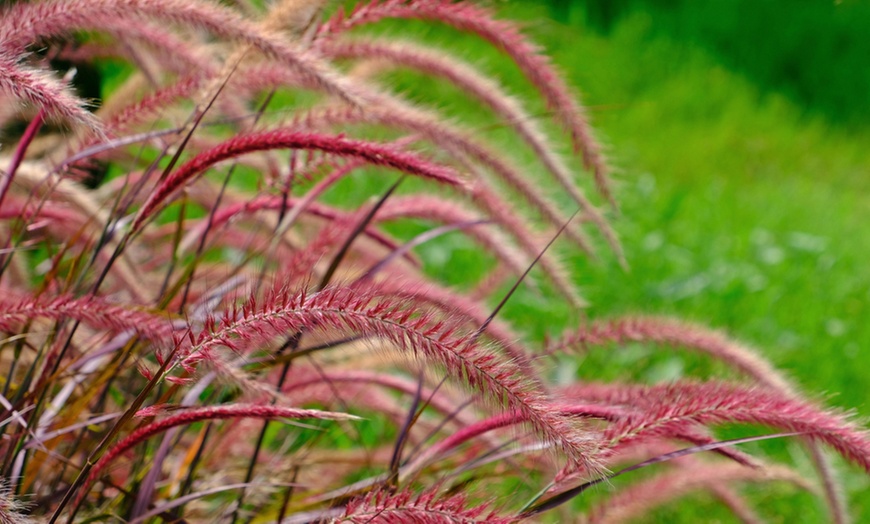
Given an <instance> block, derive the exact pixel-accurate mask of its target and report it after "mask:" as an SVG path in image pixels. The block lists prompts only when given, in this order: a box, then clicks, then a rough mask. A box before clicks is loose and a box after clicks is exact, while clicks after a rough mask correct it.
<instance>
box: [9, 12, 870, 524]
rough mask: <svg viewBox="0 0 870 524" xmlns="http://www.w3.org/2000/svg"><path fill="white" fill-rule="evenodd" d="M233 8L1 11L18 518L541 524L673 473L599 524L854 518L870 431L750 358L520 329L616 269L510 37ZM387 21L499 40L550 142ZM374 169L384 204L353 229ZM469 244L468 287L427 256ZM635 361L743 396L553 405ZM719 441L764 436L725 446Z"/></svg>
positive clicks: (588, 166) (691, 334)
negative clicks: (432, 92)
mask: <svg viewBox="0 0 870 524" xmlns="http://www.w3.org/2000/svg"><path fill="white" fill-rule="evenodd" d="M237 4H239V8H238V9H231V8H229V7H226V6H225V5H223V4H220V3H218V2H208V1H205V0H75V1H61V0H55V1H36V2H22V3H16V4H14V5H13V6H11V7H7V8H6V10H5V11H4V12H3V14H2V17H0V46H2V49H0V96H2V97H4V99H5V100H6V101H7V102H8V103H7V104H6V105H7V106H13V107H18V108H20V110H17V111H7V112H5V113H4V114H3V115H0V118H2V119H3V126H4V135H3V137H2V140H3V144H4V148H3V155H2V157H0V164H2V166H3V169H4V172H3V178H2V185H0V242H2V243H3V246H2V251H0V331H2V333H3V340H2V363H3V367H2V369H3V374H2V376H3V384H2V395H0V403H2V406H0V408H2V411H3V413H4V415H3V417H2V420H3V425H2V431H3V440H2V442H0V457H2V464H0V467H2V471H0V475H2V477H3V478H4V479H5V481H4V482H5V483H4V487H3V490H2V493H0V521H2V522H19V521H27V520H29V519H34V520H36V521H43V520H45V521H49V522H56V521H72V520H78V519H81V520H85V519H89V521H99V520H112V519H122V520H124V521H128V522H144V521H147V520H150V519H162V520H163V521H176V520H179V519H186V520H202V521H216V520H228V521H239V520H241V521H252V520H256V521H259V520H265V519H268V520H275V521H282V522H284V521H286V522H312V521H324V520H337V521H348V522H372V521H384V522H409V521H416V522H476V521H481V522H484V521H485V522H497V521H505V522H513V521H519V520H531V521H536V520H541V519H544V520H545V519H547V518H548V515H549V514H550V512H552V511H559V510H558V509H557V508H565V507H566V505H565V503H566V502H569V501H571V500H572V499H574V498H575V497H578V496H580V495H581V494H582V493H584V492H585V490H586V489H587V488H588V487H590V486H592V485H595V484H597V483H600V482H601V481H602V480H604V479H607V478H611V477H612V476H614V474H613V473H609V471H613V470H616V469H617V468H619V467H623V466H627V467H626V468H625V469H622V470H618V471H619V472H629V471H632V470H634V469H637V468H638V467H645V466H650V469H654V470H655V471H656V472H655V473H654V474H653V475H651V476H646V477H644V478H643V480H641V481H639V482H636V483H634V484H632V485H630V486H629V487H628V488H626V489H625V491H623V492H619V491H617V492H616V493H615V494H614V495H613V496H612V497H610V498H606V499H605V500H599V501H597V502H596V505H594V506H592V507H588V508H587V509H586V510H583V511H586V512H587V513H586V514H585V517H586V518H588V519H590V520H592V521H596V522H597V521H607V522H615V521H618V520H624V519H628V518H631V517H632V516H634V515H637V514H639V512H642V511H645V510H646V509H647V508H650V507H653V506H655V505H658V504H662V503H664V502H667V501H669V500H671V499H674V498H676V497H678V496H681V495H683V494H685V493H687V492H690V491H693V490H699V489H700V490H709V491H710V492H711V493H712V494H713V495H714V496H716V497H717V498H718V499H720V500H721V501H722V502H723V503H724V504H725V505H727V506H728V507H729V508H731V509H732V510H733V511H734V513H735V514H736V515H738V516H739V517H741V518H743V519H744V520H748V521H752V520H753V519H756V518H757V517H756V516H755V513H754V510H753V508H752V504H751V501H749V500H746V499H745V498H744V497H743V496H742V494H741V493H740V491H739V490H738V488H739V486H740V485H741V484H742V483H746V482H753V483H756V482H772V481H784V482H788V483H791V484H792V485H793V486H795V489H808V490H815V489H819V488H816V484H819V485H820V488H821V491H823V496H824V497H825V498H826V499H827V501H828V504H829V506H830V512H831V515H832V518H833V519H834V520H836V521H838V522H845V521H846V520H847V519H848V512H847V510H846V508H845V506H844V503H843V501H842V500H841V496H840V494H839V491H838V489H837V485H836V482H835V478H834V476H833V474H832V472H831V469H830V467H829V466H828V462H827V458H826V456H825V454H824V453H825V451H824V450H823V447H826V448H830V449H832V450H834V451H835V452H837V453H839V454H841V455H842V456H843V457H845V458H847V459H848V460H850V461H851V462H853V463H855V464H857V465H858V466H860V467H861V468H863V469H865V470H867V471H870V439H868V438H867V436H866V435H865V433H864V431H863V430H862V429H861V428H860V427H859V426H857V425H856V424H855V423H853V422H851V421H850V420H849V419H848V417H846V416H845V415H843V414H841V413H838V412H834V411H829V410H826V409H824V408H822V407H819V406H818V405H816V403H814V402H811V401H808V400H807V399H805V398H804V397H803V396H802V395H801V394H800V393H799V392H798V391H797V389H796V388H795V387H793V386H792V385H790V383H789V382H788V381H787V380H786V379H785V378H784V377H782V376H780V375H779V374H778V373H777V372H776V371H775V370H774V369H773V367H772V366H770V365H769V364H768V363H767V362H765V361H764V360H763V359H762V358H761V357H759V356H758V355H757V354H755V352H753V351H752V350H751V349H749V348H746V347H743V346H741V345H739V344H737V343H735V342H733V341H731V340H729V339H728V338H727V337H726V336H724V335H722V334H719V333H715V332H711V331H709V330H706V329H704V328H703V327H700V326H696V325H689V324H685V323H680V322H677V321H673V320H669V319H661V318H643V317H640V318H627V319H617V320H613V321H608V322H601V323H592V324H585V325H583V326H581V327H580V328H578V329H577V330H575V331H573V332H571V333H568V334H566V335H565V336H564V337H563V338H562V339H559V340H555V341H551V342H550V344H548V345H546V346H539V347H536V345H535V344H532V343H528V342H526V341H523V339H522V337H520V336H519V335H518V334H517V333H516V332H515V331H514V330H515V329H516V328H517V326H511V325H509V324H508V323H506V322H504V321H503V320H502V319H501V317H500V316H499V312H500V310H501V308H502V306H503V305H504V303H505V301H506V300H509V299H510V297H511V296H512V295H513V293H514V291H515V290H516V289H517V287H518V286H525V285H530V284H531V285H534V283H535V281H536V280H543V281H544V282H545V286H546V285H551V286H552V287H553V288H554V289H555V290H556V293H555V294H554V295H556V294H558V295H561V299H562V300H566V301H568V302H569V303H571V304H573V305H575V306H576V307H580V306H581V305H582V304H583V303H584V302H583V299H582V296H581V294H580V292H579V290H578V289H576V287H575V286H574V285H573V284H572V278H571V274H570V272H569V271H568V270H567V269H566V268H565V267H564V265H563V264H562V263H561V262H560V260H559V259H558V258H557V257H555V256H552V253H550V252H548V249H547V248H548V247H549V246H550V245H551V244H552V242H553V241H554V240H555V239H557V238H560V239H561V240H560V242H561V243H564V244H570V246H571V248H572V249H577V250H583V251H585V252H587V253H588V254H589V255H590V256H594V253H595V250H596V246H602V245H606V246H609V247H610V248H611V249H612V250H613V251H614V257H613V258H614V259H616V260H621V254H620V251H619V245H618V242H617V241H616V240H615V235H614V233H613V231H612V230H611V228H610V226H609V225H608V223H607V221H606V219H605V216H606V213H605V212H604V211H603V210H602V209H601V207H604V208H607V207H612V206H613V204H612V202H613V195H612V191H611V184H610V182H609V176H608V172H607V164H606V162H605V159H604V157H603V154H602V148H601V146H600V145H599V144H598V143H597V142H596V140H595V138H594V135H593V133H592V132H591V128H590V126H589V123H588V122H587V121H586V118H585V116H584V112H583V110H582V107H581V106H580V104H579V103H578V102H577V99H576V96H575V95H574V94H573V93H572V90H571V89H569V88H568V87H567V86H566V84H565V83H564V82H563V81H562V80H561V77H560V76H559V75H558V74H557V72H556V71H555V70H554V69H553V67H552V66H551V65H550V63H549V62H548V60H547V59H546V57H545V56H544V55H542V54H540V52H539V50H538V49H537V48H536V47H535V46H534V45H533V44H531V43H530V42H529V41H528V40H527V39H526V38H525V37H524V36H523V34H522V32H521V31H520V30H519V29H518V28H517V27H516V26H515V25H514V24H513V23H511V22H508V21H504V20H499V19H497V18H496V17H494V16H493V14H492V13H491V12H490V11H488V10H486V9H483V8H481V7H479V6H477V5H475V4H472V3H462V2H460V3H455V2H452V1H446V0H417V1H413V0H384V1H373V2H369V3H361V4H360V5H359V6H357V7H356V8H355V9H353V10H350V11H348V12H344V11H342V10H340V9H338V10H336V9H335V6H331V5H329V4H328V3H327V2H325V1H317V0H284V1H281V0H276V1H275V2H273V3H272V4H271V6H270V7H269V8H268V9H263V8H262V7H258V6H257V5H256V4H259V3H258V2H246V1H242V2H237ZM390 18H399V19H421V20H424V21H426V22H430V23H438V24H442V25H446V26H448V27H449V28H451V30H456V31H462V32H467V33H472V34H474V35H477V36H479V37H480V38H482V39H484V40H485V41H488V42H489V43H491V44H492V45H493V46H494V47H495V48H496V49H498V50H499V51H501V52H503V53H504V55H505V60H512V61H513V62H514V63H515V64H516V66H517V68H518V70H519V71H521V72H522V73H523V74H524V75H525V76H526V77H527V78H528V80H529V83H530V85H532V86H533V87H534V88H535V89H536V90H537V91H538V92H539V93H540V96H541V99H542V100H541V101H542V102H543V103H544V104H545V105H546V107H547V108H548V112H549V113H548V114H550V115H552V117H553V121H554V123H555V125H554V126H553V127H552V128H549V127H547V126H545V125H541V123H540V122H539V121H538V119H536V118H535V117H533V116H532V113H531V112H530V109H529V108H528V107H526V106H527V102H528V101H524V100H521V99H518V98H516V97H513V96H511V95H510V94H508V92H507V91H508V90H507V89H506V88H504V87H503V86H501V85H499V83H498V82H496V81H495V80H494V79H492V78H489V77H487V76H486V75H485V74H483V73H482V72H481V71H480V70H479V69H478V68H477V67H475V65H474V64H469V63H466V62H464V61H462V60H460V59H458V58H456V57H454V56H453V55H451V54H450V52H449V51H448V50H443V49H434V48H430V47H428V46H426V45H424V44H420V43H408V42H404V41H399V40H391V39H389V38H388V37H386V36H383V33H381V36H371V34H368V33H360V32H359V30H357V27H359V26H367V25H371V24H377V23H379V22H380V21H382V20H384V19H390ZM106 59H112V60H123V61H125V62H126V63H127V64H129V66H128V67H130V69H132V71H133V72H132V73H131V74H129V75H128V76H127V77H126V78H125V79H124V81H123V83H122V84H121V85H120V86H119V87H117V88H115V89H113V90H112V92H111V93H109V94H106V95H105V96H104V98H103V99H102V100H99V101H98V102H99V103H96V102H97V101H90V100H83V99H81V98H80V97H79V96H77V95H76V94H75V93H74V92H73V90H72V89H71V88H70V86H69V85H68V84H69V82H70V81H72V79H73V77H74V71H72V70H52V64H59V63H72V64H81V65H85V64H91V63H94V62H99V61H101V60H106ZM131 66H132V67H131ZM395 67H402V68H411V69H415V70H417V71H419V72H420V73H422V74H424V75H431V76H434V77H439V78H441V79H443V80H445V81H447V82H449V83H452V84H453V85H455V86H457V87H458V88H460V89H461V90H462V91H464V92H465V93H466V94H468V96H470V97H473V98H475V99H477V100H478V101H479V103H480V106H481V108H488V109H489V110H490V111H491V113H492V115H494V117H496V118H498V119H500V120H501V122H502V123H503V125H504V126H505V127H507V128H510V129H512V130H513V131H515V133H516V137H517V141H518V142H521V143H523V144H524V147H526V148H527V150H528V152H529V153H530V154H533V155H534V156H535V157H536V166H535V168H534V169H530V168H529V167H526V166H524V167H520V166H521V162H520V161H519V160H516V159H514V158H512V157H513V155H512V154H511V152H508V151H504V150H503V149H504V148H503V147H502V148H500V147H499V145H498V144H490V143H487V141H486V140H484V139H483V138H482V137H481V136H480V135H479V134H478V133H475V132H474V130H473V129H469V128H466V127H464V126H462V125H461V124H458V123H456V122H454V121H451V120H448V119H446V118H444V117H443V116H441V115H440V114H439V112H438V111H436V110H434V109H431V108H426V107H423V106H421V105H419V104H411V103H409V102H408V101H405V100H403V98H402V97H401V96H400V95H399V94H397V93H394V92H391V91H390V90H389V89H388V88H387V87H385V86H384V85H382V84H380V83H379V82H378V80H377V79H378V76H377V74H378V73H380V72H382V71H384V70H385V69H390V68H395ZM62 78H63V80H61V79H62ZM95 106H98V107H95ZM90 109H94V110H93V111H91V110H90ZM22 117H24V122H25V123H26V125H25V126H20V125H18V124H19V123H20V122H21V120H22ZM22 129H23V130H22ZM557 129H561V130H562V131H563V132H564V134H563V137H562V138H561V139H560V137H559V136H557V132H556V131H554V130H557ZM551 135H552V136H551ZM373 137H378V138H377V139H375V138H373ZM567 144H570V145H571V147H572V149H573V151H574V152H575V153H576V157H577V158H576V159H575V158H563V157H562V155H561V154H560V149H562V147H561V146H564V145H567ZM575 164H576V165H577V166H580V165H582V166H583V167H584V168H585V170H586V172H587V173H588V175H589V176H587V177H585V178H584V177H581V176H579V174H578V175H576V176H575V173H574V169H573V168H572V167H571V166H573V165H575ZM577 171H581V170H579V169H578V170H577ZM353 177H367V178H368V179H370V180H378V179H381V180H382V181H383V182H384V183H383V184H379V185H380V186H382V187H384V188H386V189H384V190H383V191H381V192H380V193H377V194H374V195H362V197H363V198H359V197H360V195H353V196H352V197H346V198H344V199H343V203H344V204H346V205H335V201H336V198H335V195H336V190H335V189H336V187H340V186H342V184H347V183H348V181H349V180H351V178H353ZM584 185H585V186H588V187H590V188H593V190H594V191H595V194H596V196H594V197H587V196H586V194H585V193H584V192H583V191H582V189H581V187H583V186H584ZM550 186H552V189H553V190H552V191H550V189H551V187H550ZM344 187H347V186H346V185H345V186H344ZM557 191H558V192H559V193H562V194H558V195H556V194H555V193H556V192H557ZM330 195H331V197H332V199H331V200H330V199H329V198H325V197H329V196H330ZM369 197H371V198H369ZM366 198H369V199H368V200H366ZM339 200H341V199H339ZM596 201H600V202H603V204H600V205H598V206H596V204H595V202H596ZM408 224H410V226H409V225H408ZM421 224H424V225H425V227H426V229H425V230H424V231H423V232H422V233H418V234H417V235H416V236H412V234H407V233H408V232H409V231H414V230H417V231H419V227H420V225H421ZM403 225H404V226H403ZM387 226H390V227H387ZM390 232H392V234H390ZM448 234H449V235H464V236H466V237H467V238H468V239H470V241H472V242H474V243H475V244H476V245H478V246H479V247H480V248H481V250H484V251H486V252H487V253H488V254H489V255H488V256H489V259H490V260H491V263H490V267H489V268H488V271H487V272H486V274H485V275H484V277H483V278H481V279H480V280H479V281H477V282H467V288H468V289H470V291H460V290H457V289H453V288H449V287H447V286H445V285H444V284H443V283H439V282H436V281H433V280H432V279H430V278H428V277H427V276H426V272H425V270H424V266H425V261H421V260H420V259H419V258H418V256H417V255H416V254H415V248H416V247H417V246H419V245H421V244H423V243H425V242H429V241H432V240H433V239H436V238H437V237H440V236H443V235H448ZM563 247H564V246H563ZM530 270H532V271H531V274H530ZM526 277H528V278H526ZM547 282H548V284H547ZM552 299H553V300H557V299H558V298H556V297H555V296H554V297H553V298H552ZM627 341H631V342H638V343H649V344H656V345H662V346H666V347H682V348H687V349H690V350H694V351H697V352H700V353H702V354H706V355H708V356H709V357H710V358H712V359H715V360H718V361H721V362H723V363H725V364H726V365H728V366H730V367H732V368H733V369H734V370H735V371H737V372H738V373H740V374H741V375H743V377H744V379H743V380H742V381H736V382H724V381H720V380H711V381H707V382H689V381H683V382H678V383H674V384H666V385H651V386H650V385H646V386H644V385H637V384H625V383H614V384H602V383H600V382H587V381H583V380H581V379H577V381H576V383H574V384H566V383H564V380H561V381H558V382H557V381H555V380H554V378H553V368H554V367H555V366H556V361H555V359H554V358H553V357H554V356H558V355H571V354H574V353H576V352H577V351H585V350H587V349H589V348H590V347H591V346H608V345H612V344H622V343H625V342H627ZM720 424H752V425H757V426H764V427H767V428H772V430H773V431H774V433H769V432H768V433H763V432H762V433H759V434H758V435H757V436H754V437H750V438H744V439H738V440H736V441H721V440H719V439H717V438H716V437H715V434H714V433H713V431H714V429H715V426H717V425H720ZM773 437H779V438H800V439H802V440H803V441H804V442H805V443H806V446H807V447H808V449H809V450H810V452H811V453H812V456H813V458H814V461H815V464H816V466H817V469H818V472H819V476H818V478H819V482H818V483H817V482H815V481H814V480H812V479H806V478H804V477H803V476H801V475H799V474H798V473H796V472H795V471H792V470H791V469H789V468H787V467H785V466H782V465H768V464H766V463H765V462H764V461H763V460H762V459H760V458H757V457H752V456H750V455H748V454H746V453H744V452H742V451H740V450H738V449H736V448H735V446H736V445H737V444H739V443H741V442H749V441H753V440H758V439H762V438H773ZM701 452H711V453H709V454H702V453H701ZM707 455H711V456H707ZM510 482H513V483H514V484H510ZM517 485H521V487H520V488H517ZM509 490H515V495H514V496H507V494H508V493H511V491H509ZM523 497H525V498H523ZM587 506H588V505H587ZM578 511H579V510H578Z"/></svg>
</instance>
